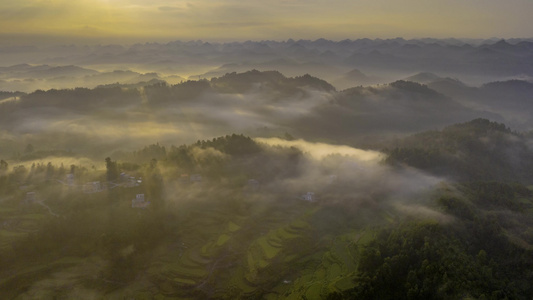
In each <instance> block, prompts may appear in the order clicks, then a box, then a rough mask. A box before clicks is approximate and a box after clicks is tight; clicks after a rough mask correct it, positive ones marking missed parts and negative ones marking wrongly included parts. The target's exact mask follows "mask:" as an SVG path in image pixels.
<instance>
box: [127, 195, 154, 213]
mask: <svg viewBox="0 0 533 300" xmlns="http://www.w3.org/2000/svg"><path fill="white" fill-rule="evenodd" d="M149 205H150V201H146V200H145V199H144V194H137V195H136V196H135V199H132V200H131V207H132V208H142V209H145V208H147V207H148V206H149Z"/></svg>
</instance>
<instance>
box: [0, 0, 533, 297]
mask: <svg viewBox="0 0 533 300" xmlns="http://www.w3.org/2000/svg"><path fill="white" fill-rule="evenodd" d="M294 5H296V4H294ZM532 43H533V42H532V41H531V39H508V40H501V39H487V40H483V39H452V38H450V39H434V38H426V39H409V40H408V39H403V38H395V39H356V40H350V39H347V40H343V41H332V40H326V39H318V40H303V39H301V40H292V39H289V40H285V41H274V40H263V41H246V42H204V41H173V42H168V43H144V44H134V45H89V46H83V45H70V46H54V45H37V46H28V47H11V46H0V53H1V55H0V297H1V298H7V299H11V298H13V299H15V298H16V299H18V298H58V297H59V298H82V299H83V298H87V299H92V298H150V299H151V298H163V297H166V298H184V299H185V298H186V299H219V298H220V299H226V298H231V299H245V298H265V299H292V298H294V299H296V298H298V299H300V298H301V299H304V298H307V299H352V298H361V299H373V298H383V299H387V298H395V299H397V298H406V297H407V295H409V297H412V298H419V299H428V298H439V299H441V298H442V299H448V298H464V297H470V298H484V297H485V298H486V297H489V296H487V295H491V296H492V297H493V298H498V299H500V298H510V299H515V298H517V299H520V298H531V288H529V286H530V285H529V282H531V280H533V278H532V277H531V274H530V273H531V272H529V271H527V270H529V269H530V268H531V266H532V265H533V260H532V259H531V249H533V234H532V233H531V232H532V229H531V228H533V215H532V214H531V209H532V208H533V192H532V190H533V189H532V186H531V182H533V175H532V173H531V169H533V147H532V145H533V142H532V132H533V131H532V130H533V121H532V120H533V119H531V118H530V114H531V109H532V108H533V107H532V106H531V103H533V102H531V100H532V99H531V95H532V94H533V93H532V92H533V88H532V84H533V83H532V82H531V78H532V77H533V73H532V72H533V71H532V70H533V66H532V65H531V60H530V58H531V55H532V49H533V48H532V47H531V45H532ZM435 270H437V271H435ZM511 283H512V284H511ZM391 295H395V296H391ZM489 298H490V297H489Z"/></svg>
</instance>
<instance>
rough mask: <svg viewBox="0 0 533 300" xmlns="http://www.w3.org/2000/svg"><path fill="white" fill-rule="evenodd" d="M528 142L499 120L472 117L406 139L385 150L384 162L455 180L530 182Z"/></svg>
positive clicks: (532, 160) (531, 164)
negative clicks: (439, 129) (459, 122)
mask: <svg viewBox="0 0 533 300" xmlns="http://www.w3.org/2000/svg"><path fill="white" fill-rule="evenodd" d="M527 144H528V140H527V139H526V138H524V137H522V136H521V135H518V134H516V133H514V132H512V131H511V129H509V128H508V127H506V126H505V125H504V124H502V123H497V122H491V121H489V120H487V119H475V120H472V121H470V122H466V123H461V124H455V125H452V126H448V127H446V128H444V129H443V130H441V131H428V132H424V133H419V134H416V135H413V136H411V137H408V138H405V139H403V140H402V141H400V142H399V145H398V147H395V148H394V149H392V150H389V151H388V152H389V157H388V158H387V162H389V163H391V164H396V163H403V164H407V165H410V166H413V167H416V168H419V169H422V170H425V171H428V172H431V173H434V174H436V175H440V176H445V177H449V178H452V179H456V180H467V181H468V180H473V181H475V180H485V181H487V180H488V181H490V180H497V181H507V182H512V181H521V182H529V181H530V180H531V179H533V175H532V174H531V172H530V171H529V170H531V168H533V153H532V152H531V151H530V150H529V148H528V146H527Z"/></svg>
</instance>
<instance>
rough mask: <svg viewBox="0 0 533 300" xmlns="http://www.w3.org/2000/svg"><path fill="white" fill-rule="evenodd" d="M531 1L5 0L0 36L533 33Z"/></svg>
mask: <svg viewBox="0 0 533 300" xmlns="http://www.w3.org/2000/svg"><path fill="white" fill-rule="evenodd" d="M531 13H533V1H531V0H505V1H504V0H445V1H443V0H247V1H242V0H194V1H192V0H189V1H182V0H2V1H0V38H1V41H2V42H0V43H2V44H34V43H56V42H61V43H78V42H86V43H102V42H104V43H105V42H114V43H132V42H164V41H173V40H197V39H201V40H206V41H219V42H224V41H244V40H286V39H289V38H293V39H318V38H326V39H331V40H343V39H357V38H395V37H403V38H423V37H436V38H448V37H455V38H491V37H498V38H531V37H533V33H532V32H531V28H533V18H531Z"/></svg>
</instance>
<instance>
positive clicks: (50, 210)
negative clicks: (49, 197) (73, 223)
mask: <svg viewBox="0 0 533 300" xmlns="http://www.w3.org/2000/svg"><path fill="white" fill-rule="evenodd" d="M37 203H39V205H41V206H43V207H45V208H46V209H48V213H50V214H51V215H52V216H54V217H59V215H58V214H56V213H54V212H53V211H52V209H51V208H50V206H48V205H46V204H44V201H38V202H37Z"/></svg>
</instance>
